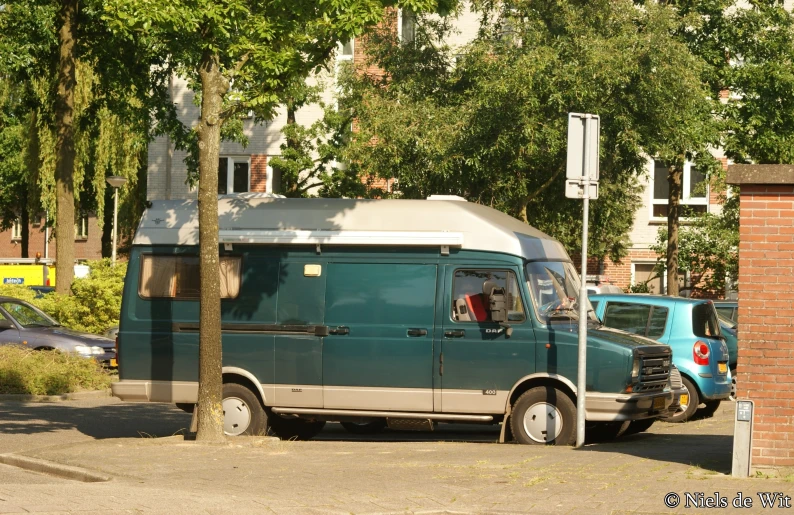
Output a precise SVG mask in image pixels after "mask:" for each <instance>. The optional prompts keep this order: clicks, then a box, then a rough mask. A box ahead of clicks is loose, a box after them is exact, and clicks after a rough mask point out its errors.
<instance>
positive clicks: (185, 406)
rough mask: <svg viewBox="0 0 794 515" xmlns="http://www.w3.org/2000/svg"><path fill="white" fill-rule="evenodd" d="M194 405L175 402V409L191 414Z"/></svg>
mask: <svg viewBox="0 0 794 515" xmlns="http://www.w3.org/2000/svg"><path fill="white" fill-rule="evenodd" d="M195 406H196V405H195V404H193V403H192V402H177V403H176V407H177V408H179V409H181V410H182V411H184V412H185V413H193V408H194V407H195Z"/></svg>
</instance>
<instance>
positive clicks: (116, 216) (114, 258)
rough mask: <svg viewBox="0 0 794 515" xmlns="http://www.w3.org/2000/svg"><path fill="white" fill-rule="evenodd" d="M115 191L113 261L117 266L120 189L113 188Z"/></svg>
mask: <svg viewBox="0 0 794 515" xmlns="http://www.w3.org/2000/svg"><path fill="white" fill-rule="evenodd" d="M113 189H114V190H115V192H114V195H113V259H112V262H113V264H114V265H115V264H116V227H118V221H119V189H118V188H113Z"/></svg>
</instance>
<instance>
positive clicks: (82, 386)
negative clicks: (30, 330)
mask: <svg viewBox="0 0 794 515" xmlns="http://www.w3.org/2000/svg"><path fill="white" fill-rule="evenodd" d="M110 382H111V375H110V373H109V372H108V371H106V370H105V369H103V368H102V366H101V365H99V364H98V363H97V362H96V361H94V360H92V359H86V358H84V357H82V356H77V355H73V354H67V353H64V352H60V351H34V350H30V349H24V348H19V347H12V346H0V394H29V395H61V394H64V393H72V392H77V391H82V390H104V389H106V388H110Z"/></svg>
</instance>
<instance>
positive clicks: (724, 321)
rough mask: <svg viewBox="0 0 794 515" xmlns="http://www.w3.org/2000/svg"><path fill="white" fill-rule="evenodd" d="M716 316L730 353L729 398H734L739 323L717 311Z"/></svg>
mask: <svg viewBox="0 0 794 515" xmlns="http://www.w3.org/2000/svg"><path fill="white" fill-rule="evenodd" d="M717 318H718V319H719V321H720V331H721V332H722V335H723V336H724V337H725V344H726V345H728V354H730V355H731V363H730V368H731V400H736V366H737V363H738V357H739V324H738V323H737V322H735V321H734V320H731V319H729V318H725V317H724V316H723V315H721V314H720V312H719V310H718V311H717Z"/></svg>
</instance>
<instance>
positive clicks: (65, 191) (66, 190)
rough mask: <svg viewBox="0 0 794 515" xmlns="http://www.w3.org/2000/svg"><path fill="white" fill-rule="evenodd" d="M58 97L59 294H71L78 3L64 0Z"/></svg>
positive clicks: (61, 17)
mask: <svg viewBox="0 0 794 515" xmlns="http://www.w3.org/2000/svg"><path fill="white" fill-rule="evenodd" d="M61 2H62V3H61V9H60V14H59V22H60V24H61V25H60V28H59V29H58V43H59V45H60V52H59V54H60V55H59V58H58V96H57V98H56V99H55V130H56V134H57V139H56V143H55V152H56V156H55V195H56V198H55V207H56V216H57V220H56V222H55V235H56V240H55V258H56V262H55V273H56V277H57V278H58V279H57V281H56V283H55V291H56V292H58V293H62V294H68V293H69V292H70V291H71V286H72V279H74V158H75V148H74V88H75V69H74V66H75V63H74V32H75V25H76V23H77V0H61Z"/></svg>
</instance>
